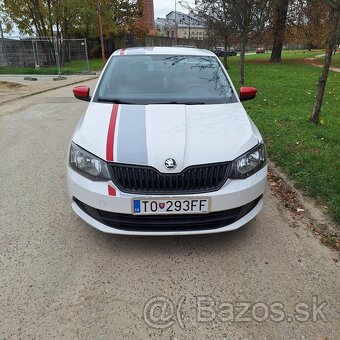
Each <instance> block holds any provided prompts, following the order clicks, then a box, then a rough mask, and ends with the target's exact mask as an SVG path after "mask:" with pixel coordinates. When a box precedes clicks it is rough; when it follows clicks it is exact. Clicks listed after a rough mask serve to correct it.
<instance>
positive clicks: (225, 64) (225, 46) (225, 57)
mask: <svg viewBox="0 0 340 340" xmlns="http://www.w3.org/2000/svg"><path fill="white" fill-rule="evenodd" d="M223 64H224V67H225V69H226V70H227V69H228V37H227V36H226V35H225V36H224V56H223Z"/></svg>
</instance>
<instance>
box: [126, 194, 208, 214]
mask: <svg viewBox="0 0 340 340" xmlns="http://www.w3.org/2000/svg"><path fill="white" fill-rule="evenodd" d="M131 212H132V214H133V215H174V214H176V215H178V214H207V213H209V212H210V197H194V198H193V197H181V198H173V197H161V198H160V197H144V198H133V199H131Z"/></svg>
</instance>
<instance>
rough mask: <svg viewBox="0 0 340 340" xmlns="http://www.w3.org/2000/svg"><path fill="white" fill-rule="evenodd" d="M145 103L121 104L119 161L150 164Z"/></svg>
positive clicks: (118, 145) (117, 158)
mask: <svg viewBox="0 0 340 340" xmlns="http://www.w3.org/2000/svg"><path fill="white" fill-rule="evenodd" d="M145 116H146V111H145V106H144V105H121V108H120V116H119V126H118V131H119V132H118V141H117V157H116V161H117V162H119V163H128V164H141V165H147V164H148V154H147V145H146V122H145V120H146V117H145Z"/></svg>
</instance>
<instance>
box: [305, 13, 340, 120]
mask: <svg viewBox="0 0 340 340" xmlns="http://www.w3.org/2000/svg"><path fill="white" fill-rule="evenodd" d="M339 17H340V7H338V8H336V9H332V29H331V32H330V33H329V38H328V42H327V45H326V55H325V60H324V64H323V68H322V73H321V77H320V78H319V83H318V91H317V94H316V100H315V104H314V108H313V113H312V115H311V116H310V118H309V120H310V121H311V122H312V123H314V124H318V123H319V122H320V114H321V107H322V100H323V96H324V94H325V88H326V83H327V78H328V73H329V67H330V65H331V61H332V53H333V48H334V45H335V44H336V39H337V27H338V23H339Z"/></svg>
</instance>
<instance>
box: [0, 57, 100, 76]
mask: <svg viewBox="0 0 340 340" xmlns="http://www.w3.org/2000/svg"><path fill="white" fill-rule="evenodd" d="M89 66H90V71H99V70H101V69H102V68H103V63H102V60H101V59H89ZM84 71H87V63H86V61H85V60H72V61H71V62H67V63H66V64H65V65H63V66H61V74H64V75H68V74H74V73H81V72H84ZM0 74H37V75H39V74H42V75H49V74H51V75H56V74H58V69H57V67H56V66H41V67H39V68H34V67H1V68H0Z"/></svg>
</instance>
